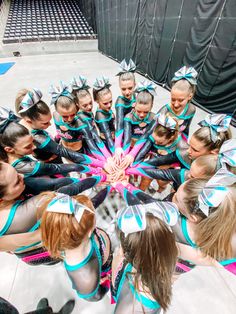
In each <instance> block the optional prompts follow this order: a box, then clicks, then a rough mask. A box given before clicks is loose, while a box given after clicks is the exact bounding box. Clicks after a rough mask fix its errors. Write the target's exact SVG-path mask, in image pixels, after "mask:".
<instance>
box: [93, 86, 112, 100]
mask: <svg viewBox="0 0 236 314" xmlns="http://www.w3.org/2000/svg"><path fill="white" fill-rule="evenodd" d="M108 94H111V90H110V88H108V87H104V88H103V89H100V90H96V89H93V99H94V101H96V102H99V101H100V100H102V98H103V97H104V96H105V95H108Z"/></svg>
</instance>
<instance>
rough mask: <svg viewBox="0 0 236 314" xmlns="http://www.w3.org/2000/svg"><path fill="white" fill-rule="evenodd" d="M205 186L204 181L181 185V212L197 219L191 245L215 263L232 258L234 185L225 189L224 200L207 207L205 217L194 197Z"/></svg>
mask: <svg viewBox="0 0 236 314" xmlns="http://www.w3.org/2000/svg"><path fill="white" fill-rule="evenodd" d="M206 183H207V180H204V179H190V180H188V181H186V182H185V183H184V186H183V190H184V192H185V196H184V200H183V201H184V205H185V209H186V210H187V211H188V212H189V213H190V214H195V215H197V216H198V217H199V218H200V219H199V221H198V223H197V225H196V229H195V242H196V244H197V246H198V247H199V248H200V249H201V251H202V252H203V254H204V255H209V256H211V257H212V258H214V259H217V260H222V259H227V258H232V246H231V241H232V237H233V235H234V233H235V232H236V185H233V186H230V187H228V189H229V193H228V194H227V196H226V197H225V199H224V200H223V201H222V202H221V204H220V205H219V206H218V207H211V208H210V212H209V216H208V217H207V216H206V215H205V214H203V212H202V211H201V210H200V208H199V206H198V205H199V204H198V195H199V194H200V193H201V191H202V189H203V188H204V186H205V185H206Z"/></svg>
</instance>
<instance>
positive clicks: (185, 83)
mask: <svg viewBox="0 0 236 314" xmlns="http://www.w3.org/2000/svg"><path fill="white" fill-rule="evenodd" d="M197 74H198V73H197V71H196V70H195V69H194V68H192V67H186V66H184V67H182V68H181V69H179V70H178V71H177V72H175V76H174V77H173V79H172V88H171V104H170V105H169V104H167V105H165V106H164V107H162V108H161V109H160V110H159V112H158V113H164V114H167V113H168V114H170V115H171V116H172V117H173V118H175V119H177V121H178V124H179V127H180V132H181V134H182V136H183V138H184V139H185V140H186V141H187V138H188V134H189V127H190V124H191V121H192V119H193V116H194V114H195V111H196V108H195V106H194V105H193V104H191V103H190V101H191V99H192V98H193V96H194V94H195V90H196V85H197V80H196V78H197Z"/></svg>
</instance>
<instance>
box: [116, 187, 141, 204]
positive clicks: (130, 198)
mask: <svg viewBox="0 0 236 314" xmlns="http://www.w3.org/2000/svg"><path fill="white" fill-rule="evenodd" d="M115 189H116V190H117V191H118V192H119V193H120V195H121V196H122V197H123V199H124V200H125V202H126V204H127V205H128V206H132V205H137V204H140V201H139V199H138V198H137V197H136V196H135V195H134V193H132V192H130V191H129V190H128V189H127V188H125V186H124V185H123V184H122V183H117V184H116V186H115Z"/></svg>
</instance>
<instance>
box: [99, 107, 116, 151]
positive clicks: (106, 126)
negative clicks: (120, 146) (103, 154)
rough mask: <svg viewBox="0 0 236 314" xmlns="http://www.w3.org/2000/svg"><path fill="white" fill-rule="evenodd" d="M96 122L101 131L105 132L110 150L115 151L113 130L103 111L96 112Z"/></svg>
mask: <svg viewBox="0 0 236 314" xmlns="http://www.w3.org/2000/svg"><path fill="white" fill-rule="evenodd" d="M96 123H97V126H98V129H99V131H100V133H102V134H104V136H105V139H106V143H107V146H108V148H109V150H110V151H111V152H112V153H113V152H114V141H113V138H112V132H111V130H110V128H109V123H108V121H106V119H105V117H104V115H103V114H102V113H101V112H96Z"/></svg>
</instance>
